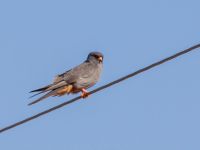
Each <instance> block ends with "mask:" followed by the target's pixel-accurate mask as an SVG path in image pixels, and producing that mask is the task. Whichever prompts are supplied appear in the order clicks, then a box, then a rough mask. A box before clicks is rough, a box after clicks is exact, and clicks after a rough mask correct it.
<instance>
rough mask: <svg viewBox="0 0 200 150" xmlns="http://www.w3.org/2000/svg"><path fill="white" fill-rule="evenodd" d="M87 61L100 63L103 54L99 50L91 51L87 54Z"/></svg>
mask: <svg viewBox="0 0 200 150" xmlns="http://www.w3.org/2000/svg"><path fill="white" fill-rule="evenodd" d="M87 61H92V62H98V63H102V62H103V54H102V53H100V52H91V53H89V55H88V58H87Z"/></svg>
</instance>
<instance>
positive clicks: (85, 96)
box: [81, 89, 90, 98]
mask: <svg viewBox="0 0 200 150" xmlns="http://www.w3.org/2000/svg"><path fill="white" fill-rule="evenodd" d="M81 92H82V94H81V97H82V98H87V97H88V96H89V95H90V93H89V92H88V91H87V90H86V89H81Z"/></svg>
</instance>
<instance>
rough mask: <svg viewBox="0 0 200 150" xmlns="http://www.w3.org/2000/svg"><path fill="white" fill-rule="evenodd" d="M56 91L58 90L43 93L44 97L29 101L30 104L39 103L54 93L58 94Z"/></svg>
mask: <svg viewBox="0 0 200 150" xmlns="http://www.w3.org/2000/svg"><path fill="white" fill-rule="evenodd" d="M56 92H57V90H53V91H50V92H48V93H47V94H45V95H43V96H42V97H40V98H38V99H37V100H35V101H33V102H31V103H29V104H28V105H29V106H30V105H33V104H35V103H38V102H40V101H42V100H44V99H45V98H47V97H49V96H53V95H54V94H56Z"/></svg>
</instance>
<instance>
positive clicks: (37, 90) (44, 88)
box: [30, 85, 51, 93]
mask: <svg viewBox="0 0 200 150" xmlns="http://www.w3.org/2000/svg"><path fill="white" fill-rule="evenodd" d="M49 87H51V85H47V86H45V87H42V88H39V89H36V90H33V91H30V93H33V92H41V91H45V90H46V89H48V88H49Z"/></svg>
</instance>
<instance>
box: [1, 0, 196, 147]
mask: <svg viewBox="0 0 200 150" xmlns="http://www.w3.org/2000/svg"><path fill="white" fill-rule="evenodd" d="M199 5H200V2H199V1H198V0H190V1H188V0H168V1H161V0H148V1H144V0H137V1H135V0H123V1H122V0H121V1H119V0H101V1H94V0H93V1H92V0H84V1H80V0H79V1H78V0H73V1H69V0H66V1H64V0H57V1H52V0H48V1H47V0H34V1H25V0H18V1H14V0H7V1H1V2H0V22H1V23H0V68H1V78H0V83H1V95H0V103H1V105H0V118H1V119H0V127H1V128H2V127H4V126H6V125H9V124H11V123H14V122H16V121H19V120H21V119H24V118H26V117H29V116H31V115H33V114H36V113H38V112H40V111H43V110H45V109H48V108H50V107H52V106H55V105H57V104H60V103H62V102H64V101H66V100H68V99H70V98H72V97H74V96H76V95H72V96H65V97H60V98H49V99H48V100H46V101H43V102H41V103H38V104H37V105H35V106H32V107H29V106H27V104H28V103H29V102H30V101H31V99H28V97H29V96H30V94H29V93H28V92H29V91H30V90H33V89H35V88H38V87H40V86H43V85H46V84H48V83H50V82H51V81H52V78H53V77H54V76H55V75H56V74H59V73H62V72H64V71H66V70H68V69H70V68H72V67H73V66H75V65H78V64H80V63H81V62H82V61H84V60H85V59H86V57H87V55H88V53H89V52H91V51H94V50H98V51H101V52H102V53H104V55H105V62H104V71H103V74H102V78H101V80H100V82H99V83H98V84H97V85H96V86H95V87H98V86H101V85H103V84H105V83H107V82H110V81H112V80H114V79H117V78H119V77H121V76H123V75H126V74H128V73H131V72H133V71H136V70H137V69H139V68H142V67H144V66H146V65H148V64H151V63H153V62H155V61H157V60H160V59H162V58H164V57H166V56H169V55H171V54H173V53H176V52H178V51H180V50H182V49H185V48H188V47H190V46H192V45H194V44H197V43H198V42H199V39H200V34H199V33H200V28H199V27H200V20H199V14H200V9H199ZM199 58H200V51H198V50H197V51H194V52H192V53H190V54H187V55H184V56H182V57H180V58H178V59H176V60H174V61H171V62H169V63H166V64H164V65H162V66H159V67H157V68H154V69H152V70H150V71H148V72H145V73H144V74H141V75H139V76H136V77H134V78H132V79H129V80H127V81H125V82H123V83H120V84H118V85H115V86H113V87H111V88H109V89H106V90H104V91H101V92H99V93H96V94H94V95H92V96H91V97H90V98H88V99H87V100H82V101H78V102H76V103H74V104H72V105H70V106H67V107H64V108H62V109H59V110H57V111H55V112H53V113H50V114H48V115H46V116H43V117H41V118H39V119H36V120H34V121H31V122H29V123H27V124H24V125H22V126H19V127H17V128H15V129H12V130H9V131H8V132H5V133H3V134H1V135H0V148H1V149H4V150H12V149H20V150H27V149H29V150H35V149H39V150H40V149H47V150H55V149H69V150H79V149H82V150H94V149H95V150H121V149H137V150H147V149H148V150H169V149H170V150H188V149H192V150H199V149H200V143H199V140H200V128H199V126H200V120H199V114H200V109H199V107H200V96H199V85H200V81H199V76H200V71H199V69H198V68H199V67H198V66H199V65H200V61H199ZM95 87H94V88H95ZM92 89H93V88H92Z"/></svg>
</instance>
